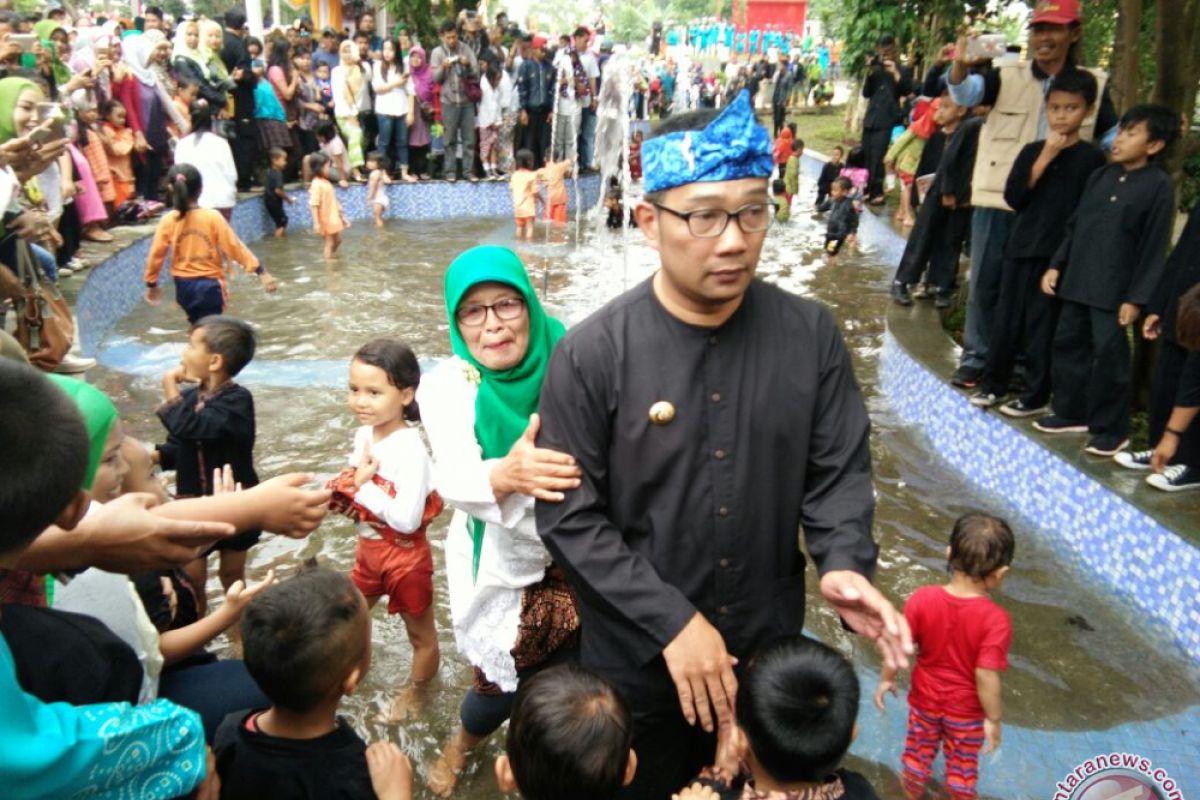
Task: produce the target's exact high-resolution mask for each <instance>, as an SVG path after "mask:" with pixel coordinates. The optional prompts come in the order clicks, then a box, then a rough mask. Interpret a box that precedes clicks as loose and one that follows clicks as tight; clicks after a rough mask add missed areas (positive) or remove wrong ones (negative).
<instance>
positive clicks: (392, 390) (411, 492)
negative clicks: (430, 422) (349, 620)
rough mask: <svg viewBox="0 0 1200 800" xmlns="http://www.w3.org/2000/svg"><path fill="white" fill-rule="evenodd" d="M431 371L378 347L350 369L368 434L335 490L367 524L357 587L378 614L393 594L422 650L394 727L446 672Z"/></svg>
mask: <svg viewBox="0 0 1200 800" xmlns="http://www.w3.org/2000/svg"><path fill="white" fill-rule="evenodd" d="M420 381H421V368H420V366H419V365H418V364H417V357H416V356H415V355H413V352H412V350H411V349H410V348H409V347H408V345H406V344H404V343H403V342H400V341H397V340H395V339H375V340H374V341H371V342H368V343H367V344H365V345H363V346H362V347H361V348H360V349H359V351H358V352H357V353H355V354H354V360H353V361H351V362H350V387H349V403H350V408H351V410H352V411H354V413H355V415H356V416H357V417H358V419H359V421H360V422H361V423H362V427H361V428H359V429H358V431H357V432H356V433H355V435H354V451H353V453H352V454H351V456H350V464H351V466H350V467H349V468H347V469H346V470H344V471H343V472H342V473H341V474H340V475H338V476H337V477H336V478H334V479H333V480H332V481H330V483H329V488H330V489H333V499H332V500H331V501H330V507H331V508H332V509H333V510H335V511H338V512H340V513H342V514H345V515H346V516H348V517H350V518H351V519H352V520H354V521H355V522H357V523H358V545H357V548H356V551H355V556H354V572H353V573H352V574H351V576H350V577H351V579H352V580H353V581H354V584H355V586H357V587H358V588H359V589H360V590H361V591H362V593H363V595H364V596H365V597H366V598H367V602H368V603H369V604H370V605H371V606H372V607H373V606H374V605H375V603H376V602H378V601H379V598H380V597H382V596H384V595H387V597H388V613H389V614H399V615H400V616H401V617H402V618H403V619H404V627H405V629H406V630H407V631H408V640H409V642H411V643H412V646H413V658H412V671H411V684H410V685H409V686H408V687H407V689H405V690H404V691H403V692H401V694H400V695H399V696H398V697H397V698H396V701H395V702H394V703H393V705H392V709H391V712H390V714H389V720H390V721H394V722H398V721H400V720H403V719H404V718H405V717H406V716H407V715H408V712H409V711H410V709H411V707H412V706H413V704H414V703H415V702H417V701H419V699H420V698H419V692H420V691H421V690H422V689H423V687H424V685H425V684H427V683H428V682H429V681H430V680H431V679H432V678H433V677H434V676H435V675H436V674H437V671H438V663H439V660H440V654H439V651H438V641H437V630H436V628H435V626H434V619H433V554H432V553H431V552H430V549H429V540H428V539H426V538H425V529H426V527H427V526H428V525H429V523H430V522H431V521H432V520H433V518H434V517H436V516H437V515H438V514H439V513H440V512H441V510H442V499H441V497H439V496H438V494H437V493H436V492H435V491H434V490H433V463H432V460H431V459H430V458H429V454H428V453H427V452H426V450H425V444H424V443H423V442H422V441H421V434H420V433H419V432H418V430H417V428H415V427H410V425H409V423H410V422H412V423H415V422H419V421H420V419H421V414H420V411H419V409H418V408H417V403H416V399H415V397H416V390H417V385H418V384H419V383H420Z"/></svg>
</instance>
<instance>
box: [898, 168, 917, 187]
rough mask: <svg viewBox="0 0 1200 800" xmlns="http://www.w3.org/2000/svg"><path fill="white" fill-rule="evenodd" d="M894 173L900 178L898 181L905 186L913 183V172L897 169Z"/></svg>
mask: <svg viewBox="0 0 1200 800" xmlns="http://www.w3.org/2000/svg"><path fill="white" fill-rule="evenodd" d="M896 175H897V177H899V178H900V182H901V183H902V184H904V185H905V186H912V183H913V177H914V176H913V174H912V173H911V172H900V171H897V172H896Z"/></svg>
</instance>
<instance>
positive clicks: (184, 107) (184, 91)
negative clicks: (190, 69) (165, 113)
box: [167, 80, 200, 139]
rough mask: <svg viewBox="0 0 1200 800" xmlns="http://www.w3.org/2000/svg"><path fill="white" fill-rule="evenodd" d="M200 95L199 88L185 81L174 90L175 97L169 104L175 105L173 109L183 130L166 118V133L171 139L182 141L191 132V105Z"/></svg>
mask: <svg viewBox="0 0 1200 800" xmlns="http://www.w3.org/2000/svg"><path fill="white" fill-rule="evenodd" d="M199 95H200V87H199V86H198V85H197V84H195V83H192V82H190V81H187V80H182V81H180V82H179V86H178V88H176V89H175V96H174V97H172V98H171V102H172V103H173V104H174V105H175V109H176V110H177V111H178V112H179V118H180V119H182V120H183V122H184V129H180V127H179V126H178V125H176V124H175V122H174V121H173V120H172V119H171V118H170V117H168V119H167V133H169V134H170V135H171V138H172V139H182V138H183V137H185V136H187V135H188V134H189V133H191V132H192V103H194V102H195V101H196V98H197V97H198V96H199Z"/></svg>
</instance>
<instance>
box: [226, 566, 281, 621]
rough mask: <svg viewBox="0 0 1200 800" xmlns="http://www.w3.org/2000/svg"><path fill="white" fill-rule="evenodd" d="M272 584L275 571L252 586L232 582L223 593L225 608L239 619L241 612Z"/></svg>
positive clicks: (240, 582) (243, 582)
mask: <svg viewBox="0 0 1200 800" xmlns="http://www.w3.org/2000/svg"><path fill="white" fill-rule="evenodd" d="M273 583H275V570H271V571H270V572H268V573H267V577H265V578H263V579H262V580H261V581H259V582H258V583H256V584H255V585H254V586H249V585H247V583H246V582H245V581H234V582H233V585H232V586H230V587H229V589H228V590H227V591H226V592H225V608H228V609H229V613H231V614H233V615H234V616H236V617H239V618H240V617H241V616H242V611H244V610H245V608H246V606H247V605H249V604H250V601H251V600H253V599H254V598H255V597H257V596H258V595H259V594H261V593H262V591H263V590H264V589H266V588H267V587H268V586H270V585H271V584H273Z"/></svg>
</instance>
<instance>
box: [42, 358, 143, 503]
mask: <svg viewBox="0 0 1200 800" xmlns="http://www.w3.org/2000/svg"><path fill="white" fill-rule="evenodd" d="M49 378H50V380H52V381H54V383H55V384H57V386H58V388H60V389H62V390H63V391H64V392H66V394H67V396H68V397H70V398H71V399H72V400H73V401H74V402H75V405H76V406H78V408H79V413H80V414H81V415H83V422H84V425H85V426H86V427H87V432H88V468H87V473H86V474H85V476H84V479H83V486H82V487H81V488H83V489H86V490H88V491H90V492H91V493H92V497H93V498H94V499H95V500H97V501H98V502H101V503H107V502H108V501H109V500H113V499H115V498H116V497H117V495H119V494H120V493H121V484H122V482H123V481H124V480H125V474H126V473H127V472H128V471H129V465H128V464H127V463H126V461H125V459H124V457H123V456H122V455H121V440H122V439H124V438H125V436H124V434H123V433H122V432H121V421H120V419H118V418H117V408H116V406H114V405H113V403H112V400H109V399H108V395H106V394H104V392H102V391H100V390H99V389H97V388H96V387H95V386H92V385H91V384H90V383H84V382H83V381H81V380H78V379H75V378H68V377H66V376H63V375H50V376H49Z"/></svg>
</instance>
